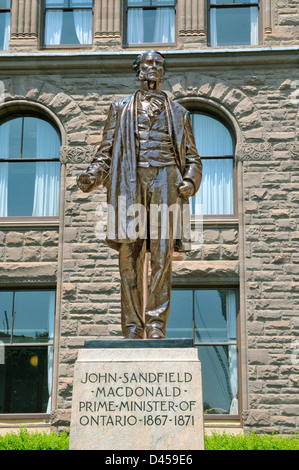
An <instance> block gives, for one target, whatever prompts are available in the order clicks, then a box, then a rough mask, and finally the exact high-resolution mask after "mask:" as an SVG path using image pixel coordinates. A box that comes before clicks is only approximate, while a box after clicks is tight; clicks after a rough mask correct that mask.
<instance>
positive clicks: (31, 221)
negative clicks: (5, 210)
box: [0, 217, 59, 230]
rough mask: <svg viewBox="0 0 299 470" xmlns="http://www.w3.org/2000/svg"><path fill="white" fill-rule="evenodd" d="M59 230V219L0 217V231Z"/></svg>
mask: <svg viewBox="0 0 299 470" xmlns="http://www.w3.org/2000/svg"><path fill="white" fill-rule="evenodd" d="M38 228H41V229H47V228H56V229H58V228H59V217H0V230H1V229H2V230H7V229H38Z"/></svg>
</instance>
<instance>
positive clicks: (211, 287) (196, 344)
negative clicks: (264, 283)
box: [172, 283, 242, 421]
mask: <svg viewBox="0 0 299 470" xmlns="http://www.w3.org/2000/svg"><path fill="white" fill-rule="evenodd" d="M174 289H175V290H176V291H179V290H188V291H192V318H193V322H192V327H193V337H192V343H193V347H196V348H197V347H198V348H200V347H214V346H230V345H232V346H236V348H237V368H238V373H237V377H238V414H237V415H231V414H212V413H204V418H205V421H214V420H230V421H240V420H241V418H242V388H241V386H242V381H241V357H240V356H241V353H240V351H241V345H240V336H241V335H240V286H239V285H237V284H232V285H228V284H215V285H207V286H206V285H204V284H200V285H196V284H193V283H192V284H191V283H190V284H188V285H181V284H178V285H176V284H175V283H174V284H173V286H172V290H174ZM218 289H223V290H225V289H226V290H232V291H234V292H235V303H236V335H237V337H236V341H235V342H231V343H229V342H201V343H200V342H197V341H195V302H194V296H195V294H194V292H195V290H218Z"/></svg>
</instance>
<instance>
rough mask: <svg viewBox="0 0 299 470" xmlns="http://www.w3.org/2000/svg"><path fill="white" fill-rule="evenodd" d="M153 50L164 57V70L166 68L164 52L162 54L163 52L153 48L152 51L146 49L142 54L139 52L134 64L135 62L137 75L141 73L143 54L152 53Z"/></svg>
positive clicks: (134, 66)
mask: <svg viewBox="0 0 299 470" xmlns="http://www.w3.org/2000/svg"><path fill="white" fill-rule="evenodd" d="M151 52H155V53H156V54H159V56H161V57H162V59H163V67H164V72H165V70H166V62H165V57H164V55H163V54H161V52H159V51H155V50H152V51H145V52H142V53H141V54H139V56H138V57H137V59H136V60H135V62H134V64H133V69H134V70H135V71H136V76H137V77H139V73H140V63H141V61H142V58H143V56H145V55H147V54H149V53H151Z"/></svg>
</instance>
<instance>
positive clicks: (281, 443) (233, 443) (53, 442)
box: [0, 428, 299, 450]
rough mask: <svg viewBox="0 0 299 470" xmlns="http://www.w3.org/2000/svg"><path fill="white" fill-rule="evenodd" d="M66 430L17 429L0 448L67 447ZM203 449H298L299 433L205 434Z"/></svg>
mask: <svg viewBox="0 0 299 470" xmlns="http://www.w3.org/2000/svg"><path fill="white" fill-rule="evenodd" d="M68 448H69V433H67V432H63V433H61V434H57V433H54V432H53V433H47V432H45V431H44V432H29V431H28V430H27V429H26V428H21V429H20V430H19V431H18V432H10V433H7V434H6V435H4V436H0V450H68ZM205 448H206V450H299V434H294V435H290V436H281V435H278V434H274V433H273V434H270V435H269V434H266V433H263V434H256V433H254V432H251V433H250V434H246V435H244V436H243V435H242V434H237V435H234V434H227V433H225V432H224V433H217V432H213V433H212V435H211V436H205Z"/></svg>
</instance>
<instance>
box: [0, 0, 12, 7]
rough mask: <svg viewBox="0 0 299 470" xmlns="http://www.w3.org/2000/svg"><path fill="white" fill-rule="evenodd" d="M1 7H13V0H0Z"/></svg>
mask: <svg viewBox="0 0 299 470" xmlns="http://www.w3.org/2000/svg"><path fill="white" fill-rule="evenodd" d="M0 8H9V9H10V8H11V0H0Z"/></svg>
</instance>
